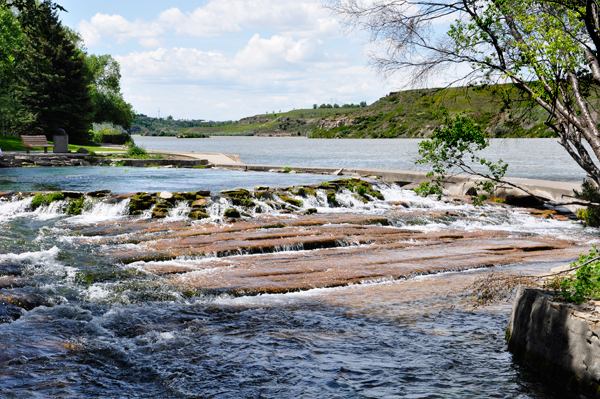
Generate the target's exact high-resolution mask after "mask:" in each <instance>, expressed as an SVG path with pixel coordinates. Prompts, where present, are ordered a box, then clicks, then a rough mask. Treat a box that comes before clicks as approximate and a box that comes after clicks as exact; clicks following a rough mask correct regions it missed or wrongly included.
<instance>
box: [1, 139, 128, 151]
mask: <svg viewBox="0 0 600 399" xmlns="http://www.w3.org/2000/svg"><path fill="white" fill-rule="evenodd" d="M50 143H52V142H50ZM81 147H83V148H85V149H87V150H89V151H107V152H108V151H111V152H112V151H123V150H119V149H117V148H103V147H102V146H101V145H100V144H92V145H84V146H81V145H73V144H69V150H70V151H73V152H75V151H77V150H78V149H79V148H81ZM0 149H1V150H2V151H25V147H23V144H22V143H21V138H20V137H14V136H7V137H0ZM32 151H43V149H42V148H41V147H40V148H33V149H32ZM51 151H52V149H49V152H51Z"/></svg>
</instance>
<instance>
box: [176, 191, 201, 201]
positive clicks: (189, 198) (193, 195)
mask: <svg viewBox="0 0 600 399" xmlns="http://www.w3.org/2000/svg"><path fill="white" fill-rule="evenodd" d="M176 195H178V196H180V197H181V198H183V200H184V201H194V200H196V199H197V198H196V197H197V194H196V193H177V194H176Z"/></svg>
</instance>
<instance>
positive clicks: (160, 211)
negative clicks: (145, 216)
mask: <svg viewBox="0 0 600 399" xmlns="http://www.w3.org/2000/svg"><path fill="white" fill-rule="evenodd" d="M168 213H169V210H168V209H165V208H155V209H154V210H153V211H152V219H164V218H166V217H167V214H168Z"/></svg>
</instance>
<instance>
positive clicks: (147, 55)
mask: <svg viewBox="0 0 600 399" xmlns="http://www.w3.org/2000/svg"><path fill="white" fill-rule="evenodd" d="M55 1H56V2H57V3H58V4H60V5H61V6H63V7H64V8H65V9H66V10H67V12H66V13H64V12H61V13H60V16H61V20H62V21H63V23H64V24H66V25H67V26H69V27H71V28H73V29H75V30H77V31H78V32H79V33H80V34H81V35H82V36H83V39H84V41H85V45H86V47H87V49H88V52H89V53H92V54H98V55H101V54H110V55H112V56H113V57H114V58H115V59H116V60H117V61H118V62H119V63H120V65H121V75H122V79H121V86H122V91H123V94H124V97H125V100H126V101H127V102H130V103H131V104H132V105H133V108H134V110H135V111H136V112H137V113H142V114H146V115H148V116H158V112H159V109H160V116H161V117H167V116H169V115H171V116H173V118H175V119H204V120H215V121H217V120H219V121H222V120H238V119H240V118H243V117H246V116H252V115H256V114H262V113H265V112H273V111H275V112H279V111H280V110H281V111H288V110H292V109H299V108H312V105H313V104H323V103H331V102H332V100H333V102H337V103H339V104H344V103H355V104H357V103H360V102H361V101H366V102H367V103H369V104H371V103H372V102H374V101H376V100H377V99H379V98H381V97H383V96H385V95H386V94H388V93H389V92H391V91H396V90H398V89H399V88H400V87H399V86H400V84H399V83H398V82H397V81H396V82H395V81H389V80H388V81H384V80H383V79H382V77H380V76H378V75H377V74H376V73H375V71H374V70H373V69H372V68H370V67H369V65H368V57H367V56H366V52H367V43H366V36H364V35H363V36H361V33H360V32H350V33H347V32H345V31H344V30H343V29H341V28H342V27H341V26H340V23H339V21H338V20H337V19H336V18H335V17H334V16H333V15H332V14H331V13H330V12H329V11H328V10H326V9H324V8H323V7H322V3H321V1H322V0H321V1H320V0H204V1H201V0H197V1H192V0H179V1H155V0H144V1H139V0H102V1H100V0H55Z"/></svg>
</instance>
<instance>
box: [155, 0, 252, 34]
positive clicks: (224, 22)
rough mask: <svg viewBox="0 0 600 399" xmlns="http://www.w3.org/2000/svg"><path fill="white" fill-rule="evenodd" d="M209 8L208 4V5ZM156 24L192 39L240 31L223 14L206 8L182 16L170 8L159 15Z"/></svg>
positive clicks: (238, 27)
mask: <svg viewBox="0 0 600 399" xmlns="http://www.w3.org/2000/svg"><path fill="white" fill-rule="evenodd" d="M209 6H210V4H209ZM157 21H158V23H159V24H160V25H161V26H164V27H165V28H168V29H174V30H175V33H176V34H177V35H187V36H194V37H214V36H222V35H227V34H235V33H238V32H240V31H241V30H242V28H241V27H240V26H239V25H238V24H237V22H236V21H235V20H233V19H231V18H228V17H227V16H226V14H225V13H218V12H215V10H211V9H209V8H208V7H207V8H197V9H196V10H195V11H194V12H192V13H187V14H184V13H182V12H181V11H180V10H179V9H178V8H170V9H168V10H166V11H163V12H162V13H160V15H159V16H158V18H157Z"/></svg>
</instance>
